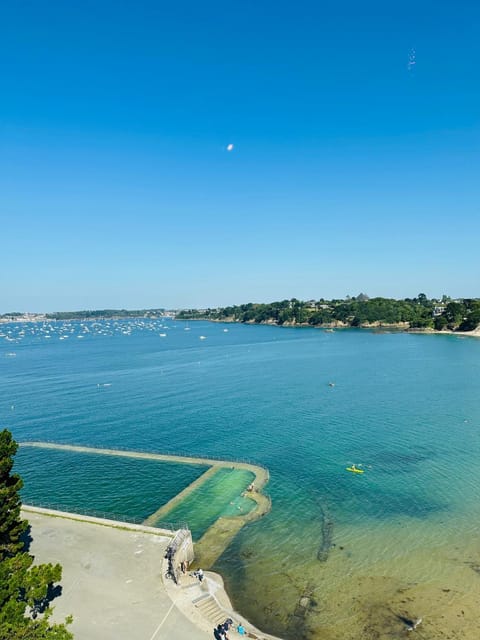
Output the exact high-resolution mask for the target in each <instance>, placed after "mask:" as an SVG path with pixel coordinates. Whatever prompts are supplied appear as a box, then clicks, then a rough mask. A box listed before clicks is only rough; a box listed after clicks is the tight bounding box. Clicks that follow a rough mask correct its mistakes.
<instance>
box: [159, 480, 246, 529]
mask: <svg viewBox="0 0 480 640" xmlns="http://www.w3.org/2000/svg"><path fill="white" fill-rule="evenodd" d="M254 479H255V476H254V474H253V473H252V472H251V471H246V470H245V469H228V468H224V469H219V470H218V471H217V472H216V473H215V474H214V475H213V476H211V477H210V478H208V479H207V480H206V481H205V482H204V483H202V485H201V486H200V487H198V488H197V489H196V490H195V491H194V492H192V493H191V494H190V495H189V496H188V497H187V498H185V500H182V502H181V503H180V504H179V505H178V506H176V507H175V508H174V509H172V510H171V511H169V512H168V514H167V516H166V517H168V519H169V520H172V521H173V522H188V525H189V528H190V529H191V531H192V537H193V540H194V541H197V540H199V539H200V538H201V537H202V536H203V534H204V533H205V532H206V530H207V529H208V528H209V527H210V526H211V525H212V524H213V523H214V522H215V521H216V520H218V518H219V517H220V516H232V515H239V514H240V513H241V514H246V513H248V512H249V511H251V510H252V509H253V508H254V507H255V506H256V503H255V502H254V501H253V500H250V499H249V498H248V497H246V496H245V497H243V496H242V493H244V492H245V489H246V488H247V487H248V485H249V484H250V483H251V482H252V481H253V480H254Z"/></svg>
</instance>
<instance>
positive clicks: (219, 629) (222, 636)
mask: <svg viewBox="0 0 480 640" xmlns="http://www.w3.org/2000/svg"><path fill="white" fill-rule="evenodd" d="M232 625H233V620H232V619H231V618H227V619H226V620H225V622H223V623H222V624H219V625H218V626H216V627H215V629H214V630H213V635H214V636H215V640H228V636H227V633H228V630H229V629H230V627H231V626H232ZM237 633H238V634H239V635H241V636H245V635H247V632H246V630H245V627H244V626H243V625H242V623H241V622H239V623H238V625H237Z"/></svg>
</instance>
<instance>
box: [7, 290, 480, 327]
mask: <svg viewBox="0 0 480 640" xmlns="http://www.w3.org/2000/svg"><path fill="white" fill-rule="evenodd" d="M127 318H144V319H150V320H153V319H162V318H169V319H177V320H208V321H213V322H229V323H232V322H238V323H242V324H267V325H275V326H283V327H316V328H320V329H326V330H334V329H346V328H352V327H355V328H364V329H374V328H383V329H392V330H397V331H415V332H420V333H456V334H457V333H458V334H460V335H471V336H478V335H479V333H480V298H457V299H452V298H450V297H449V296H446V295H444V296H442V298H441V299H435V298H432V299H429V298H427V296H426V295H425V294H424V293H419V294H418V296H417V297H416V298H404V299H401V300H396V299H393V298H382V297H375V298H369V296H367V295H366V294H364V293H360V294H359V295H358V296H354V297H350V296H347V297H346V298H345V299H332V300H326V299H324V298H320V299H319V300H308V301H302V300H298V299H297V298H291V299H290V300H282V301H277V302H270V303H253V302H249V303H247V304H241V305H234V306H229V307H217V308H204V309H180V310H178V309H176V310H166V309H163V308H158V309H140V310H127V309H100V310H84V311H61V312H55V313H46V314H40V313H20V312H11V313H6V314H3V315H0V322H3V323H5V322H52V321H62V320H65V321H70V320H79V321H92V320H106V319H110V320H111V319H114V320H121V319H127Z"/></svg>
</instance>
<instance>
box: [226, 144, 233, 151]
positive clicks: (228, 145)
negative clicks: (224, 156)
mask: <svg viewBox="0 0 480 640" xmlns="http://www.w3.org/2000/svg"><path fill="white" fill-rule="evenodd" d="M227 151H233V144H231V143H230V144H227Z"/></svg>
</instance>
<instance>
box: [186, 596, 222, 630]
mask: <svg viewBox="0 0 480 640" xmlns="http://www.w3.org/2000/svg"><path fill="white" fill-rule="evenodd" d="M192 602H193V604H194V605H195V606H196V608H197V609H198V610H199V611H200V613H201V614H202V616H203V617H204V618H206V619H207V620H209V621H210V622H211V623H212V625H213V626H214V627H216V626H217V625H218V624H221V623H222V622H225V620H226V618H228V617H229V616H228V613H227V612H226V611H224V610H223V609H222V607H221V606H220V605H219V604H218V601H217V599H216V598H215V596H212V595H210V594H208V593H206V594H204V595H201V596H199V597H198V598H195V599H194V600H192Z"/></svg>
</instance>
